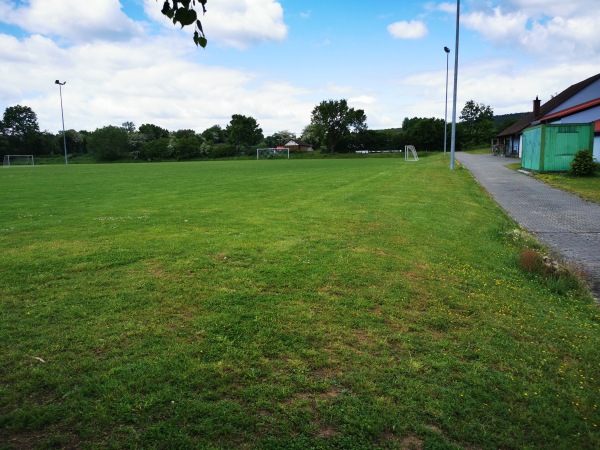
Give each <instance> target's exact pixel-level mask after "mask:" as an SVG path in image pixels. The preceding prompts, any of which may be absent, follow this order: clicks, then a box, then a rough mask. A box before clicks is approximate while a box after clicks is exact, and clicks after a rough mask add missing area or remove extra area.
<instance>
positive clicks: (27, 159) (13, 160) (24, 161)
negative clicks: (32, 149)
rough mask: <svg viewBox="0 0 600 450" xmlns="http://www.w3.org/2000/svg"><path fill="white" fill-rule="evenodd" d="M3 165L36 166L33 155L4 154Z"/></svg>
mask: <svg viewBox="0 0 600 450" xmlns="http://www.w3.org/2000/svg"><path fill="white" fill-rule="evenodd" d="M2 165H3V166H5V167H10V166H35V161H34V159H33V155H4V159H3V160H2Z"/></svg>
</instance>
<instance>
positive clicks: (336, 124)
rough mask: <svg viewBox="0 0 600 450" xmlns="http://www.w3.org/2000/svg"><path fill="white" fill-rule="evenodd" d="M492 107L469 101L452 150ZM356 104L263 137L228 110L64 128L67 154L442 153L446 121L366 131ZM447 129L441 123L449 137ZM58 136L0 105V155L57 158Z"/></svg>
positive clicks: (160, 157)
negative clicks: (192, 119) (207, 116)
mask: <svg viewBox="0 0 600 450" xmlns="http://www.w3.org/2000/svg"><path fill="white" fill-rule="evenodd" d="M493 119H494V114H493V110H492V108H491V107H489V106H486V105H484V104H480V103H476V102H474V101H472V100H470V101H468V102H467V103H466V104H465V107H464V108H463V110H462V112H461V115H460V122H459V123H458V124H457V141H456V142H457V150H461V149H467V148H472V147H476V146H480V145H488V144H489V142H490V139H491V138H493V136H494V135H495V134H497V133H498V132H499V131H500V130H502V129H504V128H506V127H507V126H508V124H506V123H503V124H500V125H499V126H495V124H494V120H493ZM366 121H367V116H366V114H365V112H364V111H363V110H362V109H354V108H350V107H349V106H348V103H347V101H346V100H345V99H342V100H324V101H322V102H321V103H319V104H318V105H316V106H315V107H314V109H313V111H312V115H311V121H310V123H309V124H308V125H307V126H306V127H305V128H304V129H303V130H302V132H301V133H300V134H299V135H296V134H295V133H293V132H290V131H288V130H281V131H278V132H276V133H273V134H272V135H270V136H264V134H263V131H262V129H261V128H260V125H259V123H258V122H257V120H256V119H255V118H253V117H249V116H244V115H241V114H234V115H232V117H231V120H230V122H229V123H228V124H227V125H226V126H225V127H222V126H221V125H218V124H216V125H213V126H211V127H209V128H207V129H205V130H204V131H202V132H201V133H197V132H196V131H194V130H190V129H181V130H177V131H170V130H167V129H165V128H162V127H160V126H158V125H155V124H142V125H140V126H139V127H137V126H136V125H135V123H133V122H124V123H122V124H121V126H113V125H109V126H105V127H102V128H98V129H96V130H95V131H93V132H90V131H85V130H81V131H76V130H73V129H70V130H66V132H65V136H64V142H66V148H67V153H68V154H69V155H72V156H75V155H91V156H93V157H94V158H95V159H97V160H98V161H117V160H122V159H133V160H140V161H165V160H190V159H209V158H224V157H236V156H244V155H246V156H248V155H254V154H255V151H256V148H257V147H277V146H283V145H285V144H286V143H288V142H289V141H290V140H301V141H303V142H306V143H309V144H311V145H312V146H313V148H314V149H316V150H321V152H328V153H334V152H335V153H349V152H355V151H358V150H375V151H381V150H398V149H403V148H404V146H405V145H414V146H415V147H416V148H417V149H418V150H419V151H440V150H442V149H443V147H444V120H443V119H436V118H422V117H413V118H406V119H404V121H403V122H402V124H401V126H400V127H398V128H393V129H387V130H370V129H368V127H367V123H366ZM450 128H451V127H450V126H448V127H447V135H448V136H447V139H448V142H449V135H450ZM64 142H63V134H62V131H61V132H58V133H51V132H48V131H40V129H39V125H38V121H37V115H36V114H35V112H34V111H33V110H32V109H31V108H30V107H28V106H21V105H16V106H11V107H8V108H6V110H5V112H4V115H3V118H2V121H0V152H2V153H3V154H32V155H36V156H51V155H61V154H63V153H64V149H63V145H64Z"/></svg>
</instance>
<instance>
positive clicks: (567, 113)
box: [540, 98, 600, 120]
mask: <svg viewBox="0 0 600 450" xmlns="http://www.w3.org/2000/svg"><path fill="white" fill-rule="evenodd" d="M598 105H600V98H597V99H595V100H590V101H589V102H585V103H582V104H581V105H577V106H572V107H571V108H567V109H563V110H562V111H558V112H555V113H553V114H550V115H547V116H544V117H542V118H541V119H540V120H550V119H556V118H559V117H565V116H570V115H571V114H575V113H576V112H580V111H585V110H586V109H589V108H593V107H594V106H598Z"/></svg>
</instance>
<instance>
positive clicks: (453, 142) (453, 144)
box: [450, 0, 460, 170]
mask: <svg viewBox="0 0 600 450" xmlns="http://www.w3.org/2000/svg"><path fill="white" fill-rule="evenodd" d="M459 30H460V0H456V48H455V49H454V92H453V100H452V138H451V139H450V170H454V153H455V151H456V91H457V88H458V37H459Z"/></svg>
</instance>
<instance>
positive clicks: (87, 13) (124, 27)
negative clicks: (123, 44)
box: [0, 0, 143, 41]
mask: <svg viewBox="0 0 600 450" xmlns="http://www.w3.org/2000/svg"><path fill="white" fill-rule="evenodd" d="M0 1H1V2H2V3H0V12H1V13H2V22H5V23H9V24H13V25H17V26H19V27H20V28H22V29H23V30H25V31H28V32H30V33H34V34H41V35H45V36H57V37H61V38H64V39H67V40H70V41H78V40H85V41H91V40H96V39H100V40H110V41H117V40H127V39H131V38H132V37H135V36H140V35H141V34H142V33H143V27H142V26H141V25H140V24H139V23H136V22H135V21H133V20H131V19H130V18H128V17H127V16H126V15H125V14H124V13H123V12H122V11H121V4H120V2H119V1H118V0H86V1H81V0H29V1H28V2H26V3H25V2H21V3H20V5H21V6H15V5H14V3H13V2H11V1H8V0H0Z"/></svg>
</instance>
